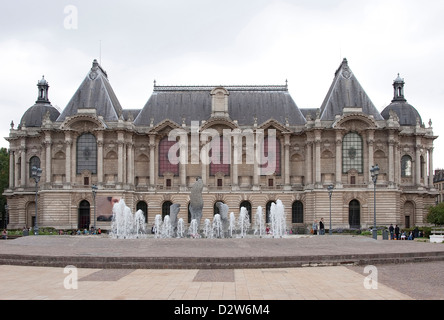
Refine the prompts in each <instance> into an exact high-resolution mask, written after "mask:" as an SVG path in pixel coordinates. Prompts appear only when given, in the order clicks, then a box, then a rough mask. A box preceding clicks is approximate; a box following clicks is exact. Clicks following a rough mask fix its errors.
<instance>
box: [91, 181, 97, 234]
mask: <svg viewBox="0 0 444 320" xmlns="http://www.w3.org/2000/svg"><path fill="white" fill-rule="evenodd" d="M91 189H92V193H93V200H94V232H96V193H97V186H96V185H95V184H93V185H92V186H91Z"/></svg>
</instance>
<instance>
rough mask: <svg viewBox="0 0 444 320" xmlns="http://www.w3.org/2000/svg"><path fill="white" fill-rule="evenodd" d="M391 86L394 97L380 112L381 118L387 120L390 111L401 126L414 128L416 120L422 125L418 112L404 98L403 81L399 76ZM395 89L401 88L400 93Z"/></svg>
mask: <svg viewBox="0 0 444 320" xmlns="http://www.w3.org/2000/svg"><path fill="white" fill-rule="evenodd" d="M393 86H394V87H395V96H394V97H393V100H392V103H391V104H389V105H388V106H387V107H386V108H385V109H384V110H383V111H382V112H381V115H382V117H383V118H384V119H385V120H387V119H388V118H390V111H394V112H396V115H397V116H398V118H399V120H398V121H399V124H400V125H401V126H416V121H417V119H418V121H419V123H420V124H422V120H421V116H420V114H419V112H418V111H417V110H416V109H415V108H414V107H413V106H412V105H411V104H409V103H407V100H406V99H405V98H404V79H401V77H400V76H399V74H398V77H397V78H396V79H395V81H394V83H393ZM397 87H401V88H402V93H399V92H398V91H397V90H396V88H397Z"/></svg>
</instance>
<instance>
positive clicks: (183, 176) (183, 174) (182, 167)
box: [179, 135, 188, 191]
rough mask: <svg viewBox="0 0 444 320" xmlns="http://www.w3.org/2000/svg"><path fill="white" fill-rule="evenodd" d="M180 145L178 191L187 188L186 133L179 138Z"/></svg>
mask: <svg viewBox="0 0 444 320" xmlns="http://www.w3.org/2000/svg"><path fill="white" fill-rule="evenodd" d="M179 146H180V157H179V159H180V163H179V171H180V172H179V175H180V191H186V190H187V165H188V135H181V136H180V140H179Z"/></svg>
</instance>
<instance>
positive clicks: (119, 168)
mask: <svg viewBox="0 0 444 320" xmlns="http://www.w3.org/2000/svg"><path fill="white" fill-rule="evenodd" d="M117 145H118V147H117V148H118V156H117V157H118V160H117V183H118V184H122V183H123V157H124V155H123V147H124V145H125V141H124V140H123V132H118V133H117Z"/></svg>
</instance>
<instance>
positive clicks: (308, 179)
mask: <svg viewBox="0 0 444 320" xmlns="http://www.w3.org/2000/svg"><path fill="white" fill-rule="evenodd" d="M312 150H313V142H311V141H307V143H306V144H305V186H310V185H311V184H312V183H313V180H312V178H313V167H312V152H313V151H312Z"/></svg>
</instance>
